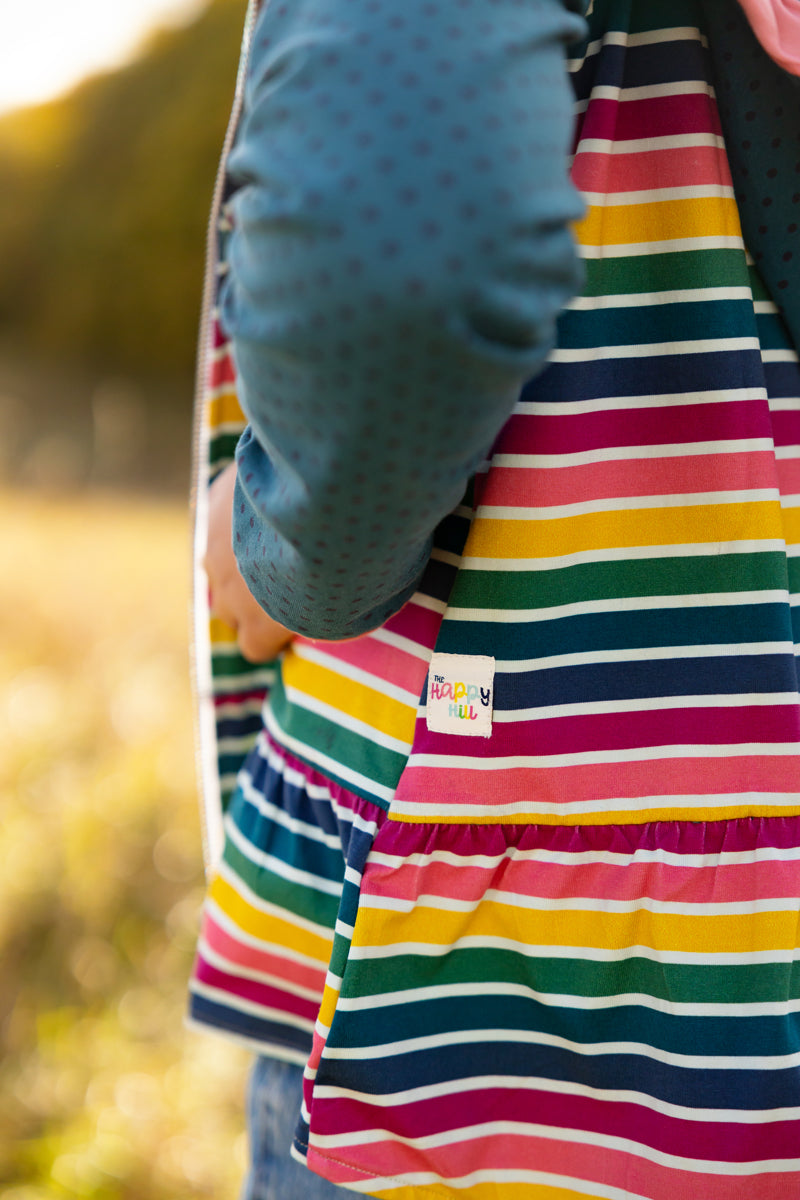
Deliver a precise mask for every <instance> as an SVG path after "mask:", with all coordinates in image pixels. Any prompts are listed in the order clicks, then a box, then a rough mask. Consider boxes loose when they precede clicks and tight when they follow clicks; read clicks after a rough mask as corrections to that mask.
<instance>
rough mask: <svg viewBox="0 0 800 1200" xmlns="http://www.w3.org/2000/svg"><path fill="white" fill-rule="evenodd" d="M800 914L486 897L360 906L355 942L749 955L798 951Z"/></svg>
mask: <svg viewBox="0 0 800 1200" xmlns="http://www.w3.org/2000/svg"><path fill="white" fill-rule="evenodd" d="M797 934H798V921H797V913H796V912H765V913H753V914H749V915H746V916H743V915H741V914H736V915H721V916H704V915H703V913H702V908H698V910H697V912H696V913H694V914H692V915H690V916H685V915H679V914H672V913H651V912H647V911H646V910H645V909H637V910H636V911H635V912H632V913H608V912H602V911H599V910H598V909H594V910H589V911H584V910H580V909H578V910H573V911H568V912H563V911H561V912H559V911H558V910H548V909H545V910H543V911H537V910H536V909H528V908H516V907H514V906H513V905H505V904H502V903H499V902H497V901H493V900H484V901H482V902H481V904H480V906H479V907H478V908H477V909H476V910H475V911H474V912H469V913H454V912H446V911H442V910H440V909H435V908H432V907H430V908H428V907H426V908H423V907H420V906H417V907H416V908H415V909H414V910H413V911H412V912H411V913H407V912H406V913H397V912H387V911H385V910H377V909H369V908H366V907H361V908H360V909H359V913H358V917H357V920H356V927H355V931H354V934H353V945H354V946H361V947H368V946H390V945H392V944H393V943H395V942H420V943H424V944H427V945H434V946H445V945H452V944H453V943H454V942H456V941H458V939H459V938H464V937H507V938H510V939H512V940H516V941H519V942H521V943H523V944H525V945H535V946H576V947H579V946H594V947H597V948H602V949H612V950H620V949H624V948H626V947H630V946H649V947H652V948H656V947H657V948H659V949H660V950H663V951H686V952H689V953H693V954H710V953H715V952H716V953H728V954H739V953H747V952H749V951H752V950H793V949H794V948H795V947H796V945H797Z"/></svg>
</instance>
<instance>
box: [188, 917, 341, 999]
mask: <svg viewBox="0 0 800 1200" xmlns="http://www.w3.org/2000/svg"><path fill="white" fill-rule="evenodd" d="M288 919H291V918H290V917H289V918H288ZM203 936H204V938H205V939H206V941H207V942H208V944H209V946H210V947H211V949H212V950H214V951H216V953H217V954H219V955H220V957H222V958H225V959H227V960H228V961H229V962H230V963H231V965H232V966H234V967H239V968H242V969H244V970H248V971H260V972H263V973H264V974H266V975H277V976H278V977H279V978H282V979H285V980H286V982H287V983H293V984H295V985H296V986H297V987H303V988H308V989H309V990H314V991H317V992H319V996H320V999H321V998H322V989H323V988H324V986H325V971H326V969H327V965H328V964H327V962H325V963H322V964H320V966H319V967H310V966H306V965H304V964H302V963H298V962H294V961H293V960H292V959H290V958H284V957H283V956H282V955H280V954H276V953H275V952H274V951H273V950H265V949H260V948H258V947H256V946H250V945H248V944H247V943H245V942H240V941H237V939H236V938H234V937H231V935H230V934H229V933H227V932H226V931H225V930H224V929H222V928H221V926H219V925H218V924H217V922H216V921H215V920H214V918H213V916H212V915H211V913H210V911H209V909H208V908H206V909H205V912H204V917H203Z"/></svg>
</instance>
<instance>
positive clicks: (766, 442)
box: [492, 387, 772, 464]
mask: <svg viewBox="0 0 800 1200" xmlns="http://www.w3.org/2000/svg"><path fill="white" fill-rule="evenodd" d="M766 398H767V393H766V390H765V389H764V388H763V387H757V388H730V389H729V390H726V391H720V390H719V389H718V388H714V389H711V390H708V389H707V390H706V391H692V392H655V393H652V392H651V393H649V394H648V395H647V396H598V397H597V398H595V399H590V400H547V401H545V400H524V399H521V400H518V401H517V403H516V404H515V405H514V415H515V416H539V415H541V416H550V417H562V416H572V415H573V414H574V415H577V416H584V414H586V413H592V412H611V411H616V412H622V411H625V410H627V409H648V408H658V409H661V408H673V407H678V408H681V407H684V406H685V407H694V406H695V405H696V404H730V403H733V402H738V401H741V400H758V401H763V400H766ZM669 444H670V443H665V445H669ZM674 444H675V445H676V446H677V447H678V448H680V447H685V446H687V445H707V446H710V447H711V449H712V452H713V451H715V450H716V449H717V448H718V447H728V446H730V447H733V448H736V447H743V448H744V449H748V448H749V447H750V446H764V447H765V448H767V449H771V447H772V439H771V438H766V437H765V438H735V439H731V440H730V441H723V440H719V441H716V440H715V441H712V442H689V443H687V442H676V443H674ZM634 449H639V447H634ZM649 449H650V447H642V452H643V453H644V452H646V451H648V450H649ZM655 450H656V451H657V452H660V451H661V450H662V447H661V446H656V447H655ZM496 460H497V455H494V456H493V457H492V464H494V463H495V462H496Z"/></svg>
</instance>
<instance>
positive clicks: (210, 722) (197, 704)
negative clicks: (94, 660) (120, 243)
mask: <svg viewBox="0 0 800 1200" xmlns="http://www.w3.org/2000/svg"><path fill="white" fill-rule="evenodd" d="M265 3H268V0H249V3H248V6H247V13H246V15H245V21H244V32H243V34H242V48H241V53H240V57H239V69H238V72H237V75H236V87H235V90H234V96H233V105H232V108H231V115H230V118H229V120H228V127H227V129H226V132H225V140H224V141H223V144H222V154H221V156H220V161H219V166H218V168H217V175H216V179H215V181H214V192H213V197H212V201H211V216H210V218H209V222H208V229H207V232H206V252H205V274H204V278H203V292H202V301H201V306H200V331H199V337H198V347H197V368H196V374H195V388H194V416H193V427H192V482H191V491H190V495H189V511H190V514H191V547H190V551H191V556H192V568H191V570H192V574H191V579H192V588H191V599H190V638H189V647H190V649H189V660H190V671H191V680H192V695H193V707H194V746H195V770H196V774H197V780H198V786H199V792H200V813H201V821H200V826H201V833H202V840H203V860H204V863H205V868H206V875H207V877H210V876H211V874H212V872H213V870H214V868H215V867H216V864H217V863H218V861H219V858H220V857H221V854H222V846H223V840H224V833H223V825H222V798H221V792H220V785H219V768H218V765H217V733H216V722H215V715H214V691H213V681H212V675H211V641H210V636H209V628H208V624H209V609H208V599H207V593H208V585H207V582H206V576H205V572H204V571H203V569H202V567H201V566H200V563H201V561H202V557H203V553H204V552H205V545H206V537H207V532H208V476H209V471H208V429H207V426H206V421H205V399H206V388H207V385H208V363H209V347H210V340H211V337H210V335H211V315H212V308H213V305H214V300H215V295H216V283H217V271H218V266H219V229H218V225H219V215H220V210H221V208H222V199H223V196H224V193H225V176H226V170H227V163H228V156H229V154H230V152H231V148H232V146H233V141H234V138H235V136H236V129H237V127H238V124H239V118H240V116H241V112H242V104H243V101H244V84H245V76H246V72H247V64H248V61H249V57H250V49H251V46H252V41H253V30H254V28H255V23H256V18H257V17H258V14H259V12H260V10H261V9H262V7H264V5H265Z"/></svg>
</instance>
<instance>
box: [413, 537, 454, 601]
mask: <svg viewBox="0 0 800 1200" xmlns="http://www.w3.org/2000/svg"><path fill="white" fill-rule="evenodd" d="M431 558H434V559H436V561H437V562H443V563H447V565H448V566H449V567H460V566H461V555H460V554H453V553H451V551H450V550H441V549H440V548H439V547H438V546H434V547H433V549H432V550H431ZM413 599H415V597H413V596H412V600H413Z"/></svg>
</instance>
